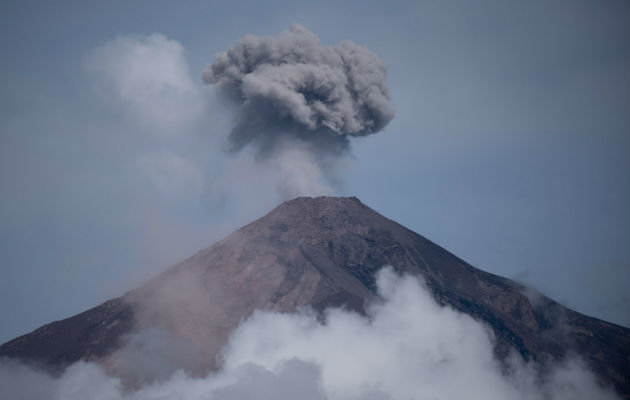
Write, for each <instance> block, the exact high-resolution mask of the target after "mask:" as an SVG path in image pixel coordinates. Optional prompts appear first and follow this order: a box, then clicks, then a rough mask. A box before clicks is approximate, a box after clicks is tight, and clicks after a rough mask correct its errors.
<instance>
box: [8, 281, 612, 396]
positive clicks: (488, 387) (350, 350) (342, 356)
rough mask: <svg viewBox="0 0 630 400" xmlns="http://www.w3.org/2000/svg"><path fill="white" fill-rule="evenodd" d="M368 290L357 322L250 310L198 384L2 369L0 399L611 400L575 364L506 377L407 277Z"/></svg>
mask: <svg viewBox="0 0 630 400" xmlns="http://www.w3.org/2000/svg"><path fill="white" fill-rule="evenodd" d="M378 287H379V291H380V294H381V296H382V298H383V300H382V301H381V302H379V303H376V304H373V305H372V306H371V307H370V308H369V311H368V315H367V316H360V315H358V314H355V313H352V312H349V311H344V310H338V309H336V310H329V311H328V313H327V315H326V318H325V322H322V321H321V320H319V319H318V318H317V316H316V315H315V314H314V313H313V312H312V311H308V310H303V311H301V312H297V313H293V314H281V313H273V312H256V313H254V314H253V315H252V316H251V317H250V318H248V319H247V320H246V321H245V322H244V323H243V324H242V325H241V326H240V327H239V328H237V330H236V331H235V332H234V333H233V334H232V336H231V340H230V342H229V344H228V345H227V346H226V347H225V349H224V351H223V364H222V367H221V369H220V371H219V372H217V373H214V374H210V375H208V376H207V377H204V378H192V377H189V376H187V375H185V374H184V373H183V372H181V371H179V372H176V373H175V374H173V375H172V376H171V377H170V378H168V379H166V380H164V381H162V382H158V383H152V384H149V385H146V386H144V387H142V388H140V389H139V390H137V391H133V392H124V391H122V390H121V389H120V383H119V381H118V380H117V379H114V378H110V377H107V376H105V375H104V373H103V372H102V370H100V369H99V367H97V366H95V365H94V364H86V363H77V364H75V365H73V366H71V367H70V368H69V369H68V370H67V371H66V372H65V373H64V375H63V376H62V377H61V378H60V379H57V380H53V379H50V378H47V377H46V376H45V375H43V374H41V373H34V372H33V371H31V370H26V369H23V368H22V369H20V368H12V369H10V368H7V364H5V365H4V367H3V369H2V370H0V371H2V374H4V378H3V379H2V380H0V382H1V383H3V385H2V386H0V394H11V393H13V394H15V393H29V391H30V393H42V392H43V390H40V391H39V392H37V391H36V387H37V386H38V385H39V387H45V389H46V393H48V395H47V396H46V398H49V399H50V398H52V399H60V398H63V399H68V400H72V399H83V398H86V396H87V394H88V393H89V396H88V397H90V398H102V399H129V400H148V399H153V400H157V399H178V398H186V399H200V400H201V399H222V400H226V399H228V400H231V399H274V400H283V399H296V398H300V399H305V400H311V399H313V400H315V399H317V400H321V399H329V400H351V399H382V400H385V399H391V400H398V399H400V400H408V399H436V400H437V399H457V398H466V399H484V400H487V399H522V400H538V399H540V400H543V399H553V400H565V399H566V400H569V399H571V400H575V399H588V400H594V399H615V398H616V396H615V395H614V394H613V393H612V392H611V391H609V390H604V389H602V388H600V387H599V386H598V385H597V383H596V380H595V377H594V376H593V374H592V373H591V372H589V371H588V370H587V369H586V368H585V367H584V366H583V365H582V364H581V363H580V362H579V361H576V360H573V361H569V362H567V363H566V364H564V365H562V366H559V367H558V368H556V369H555V370H553V371H550V372H549V373H547V374H545V376H543V377H539V376H537V375H536V373H535V372H534V371H535V366H534V365H532V364H526V363H524V362H522V361H518V360H517V359H516V357H514V358H513V359H512V361H510V363H511V368H510V371H511V373H510V374H509V375H506V374H505V373H504V372H502V368H501V366H500V364H499V362H498V361H496V360H495V359H494V357H493V350H492V349H493V338H492V335H491V334H490V331H489V329H488V328H487V327H485V326H484V325H482V324H480V323H478V322H476V321H474V320H473V319H472V318H470V317H469V316H467V315H464V314H461V313H458V312H456V311H454V310H453V309H450V308H448V307H441V306H439V305H438V304H437V303H436V302H435V301H434V300H433V298H432V297H431V295H430V294H429V292H428V290H426V289H425V288H424V287H423V286H422V284H421V283H420V282H419V281H418V280H417V279H415V278H410V277H399V276H397V275H396V274H395V273H394V272H393V271H392V270H391V269H386V270H384V271H382V272H381V273H380V274H379V277H378ZM13 367H15V365H13ZM138 368H142V366H141V365H140V366H138ZM2 374H0V376H2ZM7 377H8V378H7ZM20 390H22V391H20ZM87 390H90V392H88V391H87ZM98 396H100V397H98ZM24 398H33V399H36V398H41V397H37V396H35V395H34V396H31V397H26V396H25V397H24Z"/></svg>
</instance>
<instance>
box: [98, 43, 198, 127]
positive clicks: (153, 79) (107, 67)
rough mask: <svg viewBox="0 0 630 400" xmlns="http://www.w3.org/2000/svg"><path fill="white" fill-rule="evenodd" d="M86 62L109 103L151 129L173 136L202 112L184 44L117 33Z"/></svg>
mask: <svg viewBox="0 0 630 400" xmlns="http://www.w3.org/2000/svg"><path fill="white" fill-rule="evenodd" d="M86 64H87V67H88V69H89V70H91V71H93V72H95V73H96V79H98V80H99V83H100V84H101V88H102V90H103V91H104V93H106V94H107V95H108V96H109V97H110V99H111V100H112V101H113V102H114V104H116V105H117V106H119V107H120V108H121V109H122V110H123V112H125V113H126V114H127V115H128V116H130V117H132V118H134V119H135V120H137V121H138V122H139V123H142V124H145V125H148V126H150V127H151V128H153V129H155V130H157V131H160V132H171V133H174V134H177V133H179V132H178V131H177V128H181V127H182V126H186V125H188V124H191V123H194V122H195V121H196V119H197V118H198V117H199V116H200V115H201V114H202V112H203V109H204V106H205V103H204V97H203V96H202V94H201V92H200V87H199V86H198V85H196V84H195V80H193V79H192V78H191V77H190V72H189V68H188V64H187V62H186V59H185V57H184V47H183V46H182V45H181V44H180V43H179V42H178V41H176V40H173V39H169V38H167V37H166V36H164V35H162V34H158V33H154V34H152V35H130V36H119V37H117V38H116V39H113V40H111V41H109V42H107V43H105V44H104V45H103V46H100V47H98V48H97V49H95V50H94V51H93V52H92V53H91V54H90V56H89V57H88V59H87V63H86Z"/></svg>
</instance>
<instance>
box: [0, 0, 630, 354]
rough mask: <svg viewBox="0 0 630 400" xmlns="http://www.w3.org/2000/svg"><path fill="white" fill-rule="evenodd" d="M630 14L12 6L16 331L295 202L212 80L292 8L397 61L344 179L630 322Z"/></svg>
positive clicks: (4, 208) (8, 96)
mask: <svg viewBox="0 0 630 400" xmlns="http://www.w3.org/2000/svg"><path fill="white" fill-rule="evenodd" d="M60 4H63V6H62V5H60ZM629 8H630V6H629V3H628V2H627V1H625V0H621V1H599V2H592V1H575V0H571V1H529V2H516V1H510V2H507V1H475V2H470V1H458V2H439V1H409V2H382V1H377V2H369V1H357V2H339V1H334V2H329V3H327V2H317V5H316V3H315V2H307V1H304V2H299V1H291V2H289V1H284V2H283V1H280V2H264V4H263V2H256V1H251V2H241V1H234V0H232V1H225V2H219V1H212V2H210V1H206V2H204V1H184V2H177V3H176V2H165V1H146V2H141V1H109V2H102V1H101V2H96V1H65V2H63V3H59V2H46V1H20V2H17V1H3V2H2V3H1V4H0V54H2V62H0V68H1V69H0V72H1V73H0V80H1V87H2V92H0V254H2V262H1V263H0V273H1V275H0V276H1V277H2V279H0V317H1V320H0V321H1V322H0V342H4V341H5V340H8V339H10V338H12V337H14V336H17V335H19V334H23V333H26V332H27V331H30V330H32V329H34V328H36V327H38V326H40V325H42V324H44V323H47V322H50V321H52V320H56V319H61V318H65V317H68V316H71V315H73V314H75V313H77V312H80V311H83V310H85V309H86V308H88V307H91V306H95V305H97V304H99V303H100V302H102V301H104V300H106V299H108V298H110V297H113V296H118V295H121V294H122V293H124V291H126V290H129V289H132V288H133V287H135V286H136V285H137V284H139V283H141V282H142V281H143V280H144V279H146V278H148V277H150V276H151V275H153V274H155V273H157V272H158V271H160V270H162V269H163V268H165V267H167V266H169V265H171V264H173V263H175V262H176V261H178V260H180V259H182V258H185V257H187V256H189V255H191V254H192V253H194V252H196V251H197V250H199V249H201V248H204V247H207V246H208V245H210V244H212V243H213V242H214V241H216V240H218V239H220V238H221V237H223V236H224V235H225V234H227V233H229V232H231V231H232V230H233V229H235V228H237V227H238V226H240V225H242V224H244V223H247V222H250V221H251V220H253V219H255V218H257V217H259V216H261V215H262V214H264V213H265V212H267V211H268V210H270V209H271V208H272V207H274V206H275V205H276V204H278V203H279V202H280V201H281V198H280V197H279V195H278V192H277V190H276V186H275V185H274V182H276V181H277V180H278V179H279V177H280V178H281V177H282V176H283V174H284V173H286V171H284V170H282V169H278V168H277V166H276V165H274V164H272V163H267V164H264V165H263V164H260V163H257V162H256V161H255V156H254V155H253V154H251V152H248V150H247V149H245V151H244V152H241V153H239V154H237V155H236V156H231V155H227V154H225V152H224V149H225V148H226V138H227V136H228V134H229V132H230V129H231V126H232V119H231V114H230V108H229V106H228V105H226V104H225V103H224V102H223V101H222V100H221V98H219V97H218V96H217V95H216V93H215V92H214V89H213V87H212V86H208V85H205V84H204V83H203V82H202V79H201V74H202V70H203V68H204V67H205V66H206V65H207V64H209V63H211V62H212V60H213V57H214V54H216V53H218V52H222V51H225V50H226V49H228V48H229V47H230V46H231V45H233V44H234V43H235V42H236V41H237V40H238V39H239V38H240V37H242V36H243V35H244V34H247V33H252V34H256V35H275V34H278V33H279V32H281V31H282V30H286V29H288V28H289V27H290V25H291V23H293V22H298V23H300V24H302V25H304V26H305V27H307V28H308V29H310V30H311V31H312V32H313V33H315V34H316V35H317V36H319V38H320V40H321V42H322V43H323V44H326V45H334V44H336V43H338V42H339V41H341V40H344V39H350V40H353V41H354V42H356V43H358V44H359V45H362V46H366V47H367V48H369V49H370V50H372V51H374V52H375V53H376V54H378V55H379V56H380V57H381V58H382V59H383V60H384V61H385V62H386V63H387V66H388V76H387V81H388V83H389V87H390V94H391V100H392V104H393V106H394V108H395V110H396V116H395V117H394V119H393V120H392V122H390V124H389V125H388V126H387V127H386V128H385V130H384V131H383V132H380V133H377V134H374V135H370V136H367V137H364V138H359V139H358V140H354V141H353V142H352V156H351V157H345V158H344V159H343V160H342V162H340V163H337V164H336V165H335V168H337V169H338V171H337V174H336V175H335V176H339V177H340V180H339V181H338V182H324V183H327V184H328V186H329V187H332V189H331V190H332V194H336V195H355V196H357V197H359V198H360V199H361V200H362V201H363V202H364V203H366V204H367V205H369V206H370V207H372V208H374V209H375V210H377V211H379V212H380V213H382V214H384V215H385V216H387V217H389V218H392V219H394V220H396V221H398V222H400V223H402V224H403V225H405V226H407V227H409V228H410V229H412V230H414V231H416V232H418V233H420V234H422V235H424V236H426V237H427V238H429V239H430V240H433V241H435V242H437V243H438V244H440V245H442V246H443V247H445V248H447V249H448V250H450V251H451V252H453V253H455V254H456V255H458V256H460V257H462V258H463V259H465V260H466V261H468V262H470V263H471V264H473V265H474V266H476V267H479V268H481V269H484V270H486V271H490V272H493V273H496V274H499V275H503V276H506V277H508V278H512V279H517V280H519V281H521V282H524V283H527V284H529V285H532V286H533V287H535V288H537V289H538V290H540V291H542V292H543V293H545V294H547V295H549V296H551V297H553V298H554V299H556V300H558V301H560V302H562V303H564V304H565V305H568V306H570V307H572V308H574V309H577V310H578V311H581V312H584V313H586V314H588V315H593V316H598V317H600V318H603V319H607V320H610V321H614V322H617V323H620V324H623V325H625V326H628V325H629V324H630V310H629V303H630V294H629V291H630V285H629V283H630V209H629V208H628V204H630V168H629V167H630V153H629V149H630V116H629V112H630V111H629V110H630V72H629V71H630V40H629V37H630V36H629V34H628V33H629V25H630V24H629V16H630V9H629ZM296 163H298V167H299V160H297V161H296ZM289 172H291V171H289ZM313 179H315V180H317V181H318V182H319V181H321V179H319V177H317V176H315V177H314V178H313ZM320 183H321V182H320ZM324 183H323V184H324ZM322 187H323V189H322V190H324V191H325V190H326V189H325V188H324V186H322Z"/></svg>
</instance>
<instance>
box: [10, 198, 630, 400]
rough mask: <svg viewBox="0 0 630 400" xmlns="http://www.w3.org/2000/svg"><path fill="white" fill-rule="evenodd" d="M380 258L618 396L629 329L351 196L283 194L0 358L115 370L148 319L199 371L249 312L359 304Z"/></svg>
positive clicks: (505, 344) (519, 347) (503, 335)
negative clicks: (271, 205) (256, 215)
mask: <svg viewBox="0 0 630 400" xmlns="http://www.w3.org/2000/svg"><path fill="white" fill-rule="evenodd" d="M174 240H176V238H175V239H174ZM385 265H391V266H393V267H394V268H395V269H396V270H397V271H400V272H405V273H409V274H414V275H421V276H422V277H423V278H424V280H425V281H426V283H427V285H428V286H429V288H430V289H431V290H432V291H433V293H434V295H435V297H436V299H437V300H438V301H439V302H440V303H442V304H445V305H449V306H451V307H453V308H455V309H457V310H459V311H462V312H465V313H467V314H469V315H471V316H473V317H474V318H476V319H478V320H480V321H483V322H485V323H486V324H488V325H489V326H490V327H491V328H492V330H493V331H494V333H495V336H496V338H497V344H496V348H495V352H496V354H497V355H498V356H499V357H500V358H502V357H505V356H506V355H507V354H508V352H509V351H510V349H514V350H516V351H517V352H518V354H520V355H521V356H522V357H524V358H525V359H535V360H538V361H541V362H549V361H553V360H561V359H562V358H563V357H565V356H566V355H567V354H569V353H570V352H574V353H577V354H579V355H581V356H582V357H583V358H584V359H585V360H586V361H587V362H588V363H589V366H590V367H591V368H592V369H593V370H594V371H595V372H596V373H597V374H598V376H599V377H600V379H601V380H602V382H605V383H612V384H613V385H614V386H615V387H616V388H617V390H618V391H619V392H620V393H621V394H622V395H623V396H624V397H626V398H627V397H628V393H629V389H628V377H629V374H630V368H629V366H630V335H629V330H628V329H626V328H623V327H620V326H617V325H614V324H611V323H607V322H604V321H601V320H598V319H595V318H591V317H587V316H584V315H582V314H579V313H577V312H575V311H572V310H570V309H568V308H565V307H563V306H562V305H560V304H558V303H556V302H554V301H553V300H551V299H548V298H546V297H544V296H540V295H532V294H531V291H528V290H525V289H524V288H522V287H520V286H519V285H518V284H516V283H514V282H511V281H509V280H507V279H505V278H501V277H499V276H496V275H493V274H489V273H486V272H483V271H481V270H479V269H476V268H474V267H472V266H471V265H469V264H467V263H466V262H464V261H463V260H461V259H459V258H457V257H456V256H454V255H453V254H451V253H449V252H448V251H446V250H444V249H443V248H441V247H439V246H438V245H436V244H434V243H432V242H430V241H429V240H427V239H425V238H423V237H422V236H420V235H418V234H416V233H414V232H412V231H410V230H408V229H406V228H404V227H403V226H401V225H399V224H397V223H396V222H393V221H391V220H389V219H387V218H385V217H383V216H382V215H380V214H378V213H377V212H375V211H373V210H372V209H370V208H369V207H367V206H365V205H364V204H362V203H361V202H360V201H359V200H358V199H357V198H353V197H352V198H332V197H320V198H297V199H294V200H291V201H288V202H285V203H283V204H282V205H280V206H278V207H277V208H276V209H274V210H272V211H271V212H270V213H269V214H267V215H265V216H264V217H262V218H260V219H259V220H257V221H254V222H253V223H251V224H249V225H247V226H245V227H243V228H241V229H239V230H238V231H236V232H234V233H233V234H231V235H230V236H228V237H227V238H225V239H224V240H222V241H220V242H218V243H216V244H214V245H213V246H211V247H209V248H207V249H205V250H202V251H201V252H199V253H198V254H196V255H194V256H193V257H191V258H189V259H187V260H185V261H183V262H181V263H180V264H178V265H175V266H174V267H172V268H170V269H169V270H167V271H165V272H164V273H162V274H160V275H158V276H157V277H155V278H154V279H152V280H150V281H149V282H147V283H146V284H144V285H143V286H141V287H139V288H138V289H136V290H133V291H131V292H129V293H127V294H126V295H125V296H123V297H120V298H117V299H114V300H111V301H108V302H106V303H104V304H102V305H100V306H98V307H95V308H93V309H91V310H88V311H86V312H84V313H82V314H78V315H76V316H74V317H71V318H68V319H65V320H63V321H57V322H53V323H51V324H48V325H45V326H43V327H41V328H39V329H37V330H35V331H33V332H32V333H30V334H27V335H24V336H21V337H19V338H16V339H14V340H11V341H9V342H7V343H5V344H3V345H2V346H0V356H10V357H14V358H20V359H25V360H34V361H37V362H38V363H44V364H48V365H52V366H54V367H57V368H62V367H64V366H66V365H68V364H70V363H72V362H74V361H77V360H80V359H88V360H96V361H99V362H101V363H103V364H104V365H106V367H107V368H108V370H109V371H110V372H111V373H113V374H118V375H124V374H125V373H126V370H125V368H124V366H121V365H119V364H118V363H117V359H116V354H117V351H121V349H122V348H123V347H124V343H126V341H128V340H129V336H128V334H130V333H132V332H142V331H143V330H146V329H151V328H157V329H161V330H164V331H167V332H169V333H170V334H171V335H173V337H176V338H178V339H181V340H182V341H185V342H189V343H194V344H195V346H196V354H197V355H198V357H197V359H196V360H195V362H194V363H193V364H191V365H187V366H186V367H187V368H188V369H189V370H192V371H193V372H194V371H195V370H196V371H203V370H206V369H207V368H211V367H212V366H213V365H214V357H215V356H216V355H217V352H218V350H219V349H220V348H221V346H222V345H223V344H224V343H225V341H226V339H227V336H228V334H229V332H230V330H231V329H233V328H234V327H235V326H236V325H237V324H238V323H239V321H240V320H241V319H242V318H244V317H246V316H248V315H249V314H250V313H251V312H252V311H253V310H255V309H271V310H277V311H281V312H288V311H293V310H295V309H296V308H298V307H301V306H312V307H313V308H315V309H323V308H325V307H328V306H339V305H343V306H346V307H348V308H351V309H354V310H357V311H359V312H361V311H362V310H363V306H364V304H365V301H366V300H368V299H369V298H371V297H372V296H374V295H375V272H376V271H377V270H378V269H380V268H381V267H383V266H385ZM419 318H421V316H419Z"/></svg>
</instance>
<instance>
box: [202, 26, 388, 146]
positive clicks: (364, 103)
mask: <svg viewBox="0 0 630 400" xmlns="http://www.w3.org/2000/svg"><path fill="white" fill-rule="evenodd" d="M385 76H386V67H385V63H384V62H383V61H382V60H381V59H380V58H379V57H378V56H377V55H376V54H374V53H373V52H371V51H370V50H368V49H367V48H365V47H362V46H359V45H357V44H355V43H354V42H352V41H342V42H340V43H339V44H337V45H334V46H325V45H322V44H321V43H320V41H319V39H318V37H317V36H315V35H314V34H313V33H312V32H310V31H309V30H308V29H306V28H304V27H303V26H301V25H299V24H293V25H292V26H291V28H290V30H287V31H283V32H281V33H280V34H278V35H276V36H253V35H246V36H245V37H243V38H242V39H240V40H239V41H238V42H237V43H236V44H235V45H234V46H232V47H231V48H230V49H229V50H228V51H226V52H223V53H219V54H217V55H216V56H215V58H214V62H213V63H212V64H211V65H209V66H208V67H206V69H205V70H204V72H203V80H204V81H205V82H206V83H208V84H214V85H216V86H217V88H218V89H219V91H220V93H221V94H222V95H223V96H225V97H226V98H228V99H230V100H232V101H234V102H235V103H236V105H237V107H238V112H237V121H236V125H235V127H234V128H233V130H232V132H231V133H230V136H229V144H230V150H232V151H238V150H240V149H242V148H243V147H245V146H246V145H253V146H255V147H256V148H257V149H258V151H259V155H261V156H266V155H269V154H270V153H273V152H274V151H275V150H276V145H277V143H278V142H282V141H286V140H287V139H288V140H292V139H298V140H299V141H303V142H306V143H308V144H309V145H310V146H311V147H312V149H313V151H316V152H318V153H320V152H323V154H336V155H339V154H342V153H343V152H344V151H345V150H347V149H348V144H349V142H348V139H349V137H350V136H365V135H369V134H372V133H376V132H379V131H380V130H382V129H383V128H384V127H385V126H386V125H387V124H388V123H389V121H390V120H391V119H392V118H393V116H394V110H393V108H392V106H391V104H390V102H389V91H388V87H387V84H386V81H385Z"/></svg>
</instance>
